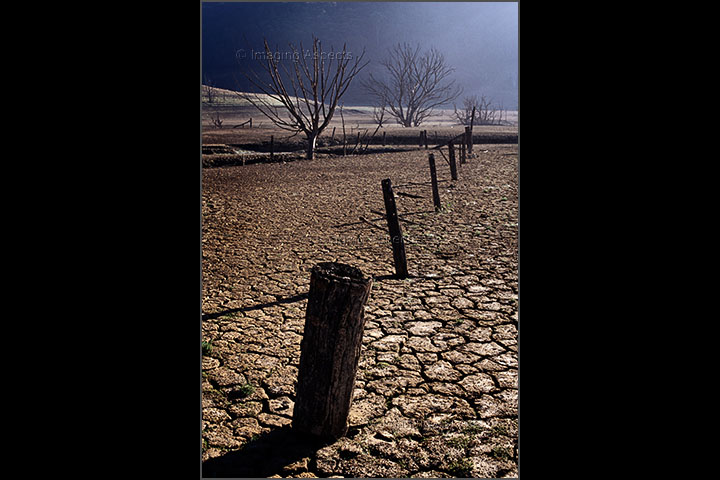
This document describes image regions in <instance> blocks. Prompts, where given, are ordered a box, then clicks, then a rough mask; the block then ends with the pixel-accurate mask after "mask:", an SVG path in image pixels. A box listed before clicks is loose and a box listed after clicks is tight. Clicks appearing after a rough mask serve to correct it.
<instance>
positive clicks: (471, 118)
mask: <svg viewBox="0 0 720 480" xmlns="http://www.w3.org/2000/svg"><path fill="white" fill-rule="evenodd" d="M474 122H475V107H474V106H473V109H472V114H471V115H470V143H469V144H468V154H469V155H472V146H473V144H472V131H473V123H474Z"/></svg>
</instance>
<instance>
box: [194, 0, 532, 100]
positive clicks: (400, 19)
mask: <svg viewBox="0 0 720 480" xmlns="http://www.w3.org/2000/svg"><path fill="white" fill-rule="evenodd" d="M313 34H315V35H316V36H317V37H318V38H319V39H320V40H321V41H322V43H323V48H324V49H327V50H329V47H330V46H333V47H334V48H335V50H336V51H338V50H341V49H342V44H343V43H347V48H348V51H349V52H351V53H352V54H357V55H359V54H360V53H361V52H362V50H363V48H364V49H365V51H366V54H365V58H366V59H368V60H370V64H369V65H368V66H367V67H366V68H365V69H364V70H363V73H361V77H363V78H364V77H365V76H367V74H369V73H370V72H374V73H377V72H379V71H380V70H382V66H381V65H380V64H379V62H380V60H382V59H383V58H384V57H385V56H386V54H387V49H388V47H390V46H392V45H394V44H397V43H398V42H408V43H411V44H413V45H416V44H420V46H421V48H422V49H423V50H425V49H427V48H430V47H435V48H437V49H438V50H440V51H441V52H442V53H443V54H444V55H445V59H446V61H447V63H448V64H449V65H450V66H452V67H453V68H455V72H454V74H453V78H454V79H455V80H456V81H457V83H458V84H459V85H461V86H462V87H463V89H464V96H467V95H478V96H480V95H485V96H486V97H488V98H491V99H492V100H494V101H495V102H497V103H498V104H500V103H502V104H503V106H504V107H505V108H508V109H515V108H516V107H517V103H518V88H517V85H518V8H517V3H516V2H417V3H415V2H289V3H281V2H247V3H245V2H230V3H219V2H218V3H215V2H212V3H203V4H202V68H203V74H204V75H207V76H208V77H209V78H210V79H211V80H212V82H213V83H214V84H215V85H216V86H218V87H221V88H228V89H233V90H241V89H244V90H250V88H249V87H248V85H247V83H246V81H243V76H242V74H241V73H240V72H241V71H242V70H243V69H247V68H248V67H250V66H253V64H254V62H255V61H254V60H252V59H251V58H250V56H251V55H250V53H251V52H252V51H253V50H254V51H262V39H263V37H265V38H267V39H268V42H269V43H270V44H271V46H273V47H274V46H275V45H277V46H278V47H279V48H280V50H281V51H283V50H287V45H288V43H290V42H292V43H294V44H296V45H297V44H299V43H300V42H302V44H303V47H304V48H309V46H310V45H311V44H312V35H313ZM238 50H242V52H241V53H240V55H239V56H240V57H242V56H243V54H244V55H245V59H239V58H238V55H237V53H238ZM255 69H256V70H257V67H255ZM233 74H234V75H233ZM234 77H236V78H237V80H236V79H235V78H234ZM238 81H240V84H239V85H238V83H237V82H238ZM343 98H344V100H345V102H344V103H345V104H347V105H368V104H370V101H369V99H368V98H367V96H366V95H365V93H364V92H363V90H362V88H361V87H360V84H359V82H357V83H355V82H353V84H352V85H351V86H350V89H349V90H348V92H347V93H346V95H345V96H344V97H343ZM458 103H459V102H458Z"/></svg>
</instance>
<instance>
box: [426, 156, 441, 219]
mask: <svg viewBox="0 0 720 480" xmlns="http://www.w3.org/2000/svg"><path fill="white" fill-rule="evenodd" d="M428 162H429V163H430V183H432V195H433V204H434V205H435V211H436V212H439V211H440V209H441V208H442V205H441V204H440V192H439V191H438V183H437V172H436V171H435V155H433V154H432V153H431V154H429V155H428Z"/></svg>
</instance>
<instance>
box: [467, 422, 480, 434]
mask: <svg viewBox="0 0 720 480" xmlns="http://www.w3.org/2000/svg"><path fill="white" fill-rule="evenodd" d="M482 431H483V428H482V427H481V426H480V425H478V424H476V423H471V424H469V425H467V426H466V427H465V428H463V433H466V434H468V435H477V434H479V433H482Z"/></svg>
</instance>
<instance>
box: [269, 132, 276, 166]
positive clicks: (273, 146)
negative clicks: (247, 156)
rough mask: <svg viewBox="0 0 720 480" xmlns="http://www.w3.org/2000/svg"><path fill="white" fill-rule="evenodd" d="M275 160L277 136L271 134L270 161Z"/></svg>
mask: <svg viewBox="0 0 720 480" xmlns="http://www.w3.org/2000/svg"><path fill="white" fill-rule="evenodd" d="M273 160H275V136H274V135H270V161H271V162H272V161H273Z"/></svg>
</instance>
